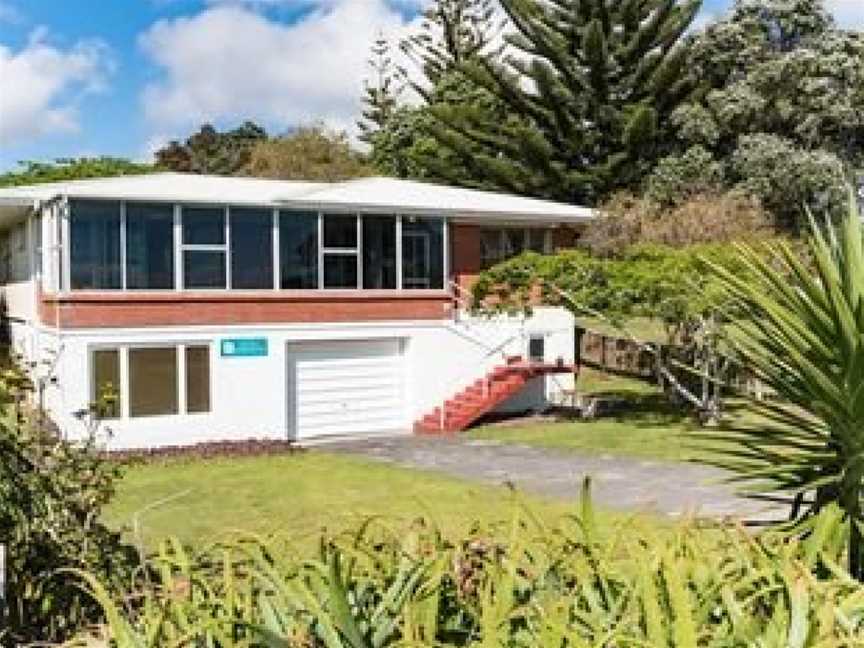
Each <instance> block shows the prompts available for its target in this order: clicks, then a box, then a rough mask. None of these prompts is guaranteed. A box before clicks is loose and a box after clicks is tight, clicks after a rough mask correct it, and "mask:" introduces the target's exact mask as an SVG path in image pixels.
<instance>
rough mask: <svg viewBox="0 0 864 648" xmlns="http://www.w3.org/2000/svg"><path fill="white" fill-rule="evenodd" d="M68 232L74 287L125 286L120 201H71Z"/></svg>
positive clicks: (71, 276) (81, 288)
mask: <svg viewBox="0 0 864 648" xmlns="http://www.w3.org/2000/svg"><path fill="white" fill-rule="evenodd" d="M69 231H70V236H71V246H70V251H69V257H70V264H71V272H70V279H71V287H72V289H73V290H106V289H117V288H122V287H123V285H122V283H123V278H122V277H123V274H122V272H121V269H120V203H118V202H108V201H104V202H103V201H81V200H74V201H72V203H71V212H70V225H69Z"/></svg>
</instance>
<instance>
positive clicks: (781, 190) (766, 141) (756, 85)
mask: <svg viewBox="0 0 864 648" xmlns="http://www.w3.org/2000/svg"><path fill="white" fill-rule="evenodd" d="M862 60H864V34H862V33H861V32H856V31H849V30H842V29H839V28H838V27H837V26H836V25H835V24H834V22H833V20H832V18H831V16H830V14H829V13H828V11H827V10H826V8H825V3H824V1H823V0H736V3H735V5H734V8H733V11H732V12H731V14H730V15H729V16H728V17H726V18H723V19H721V20H718V21H716V22H714V23H711V24H709V25H708V26H707V27H706V28H705V29H704V31H702V32H700V33H698V34H697V35H696V36H695V38H694V39H693V47H692V53H691V55H690V66H691V67H692V71H693V74H694V75H695V76H696V77H697V78H698V79H699V80H700V86H701V90H700V92H699V93H697V94H696V95H694V97H693V99H692V100H690V101H688V102H686V103H684V105H682V106H681V107H679V108H678V109H677V110H676V111H675V112H674V113H673V114H672V116H671V123H672V124H673V125H674V127H675V130H674V133H675V136H676V138H677V141H678V144H679V148H680V150H678V151H676V152H674V153H673V154H671V156H670V157H668V158H667V159H665V160H663V161H662V162H661V164H660V165H658V167H657V168H656V169H655V170H654V172H653V174H652V176H651V178H650V179H649V180H648V182H647V189H648V192H649V193H656V192H657V191H658V190H659V191H660V192H661V193H665V194H666V195H668V196H669V197H670V198H672V199H673V200H674V199H681V198H684V197H686V194H687V191H688V189H687V187H688V184H689V183H690V182H696V183H705V182H712V183H718V182H719V183H720V186H722V187H726V188H739V189H741V190H744V191H747V192H750V193H752V194H754V195H756V196H757V197H759V198H760V199H761V200H762V202H763V204H764V205H765V206H766V207H768V208H769V209H770V210H771V211H772V213H774V214H775V216H776V217H777V218H778V219H779V220H780V221H781V222H782V223H784V224H785V225H787V226H789V227H792V228H795V227H797V226H798V225H799V224H801V223H802V222H803V221H802V216H803V213H804V207H805V205H807V206H810V207H812V208H815V209H819V210H820V211H823V212H824V211H826V210H831V211H836V212H838V213H840V212H842V209H843V206H844V203H845V184H846V181H847V177H846V175H845V174H846V172H847V171H848V169H850V168H856V167H860V166H861V165H862V156H864V111H862V110H861V102H860V100H861V96H862V94H861V93H862V92H864V65H862V64H861V61H862ZM694 162H698V164H694ZM700 168H701V169H702V170H703V171H704V173H701V174H700V172H699V171H700ZM676 183H677V184H678V185H680V187H679V189H678V193H677V195H676V193H675V192H674V191H673V192H670V189H674V188H675V187H674V185H675V184H676Z"/></svg>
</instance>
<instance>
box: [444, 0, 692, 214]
mask: <svg viewBox="0 0 864 648" xmlns="http://www.w3.org/2000/svg"><path fill="white" fill-rule="evenodd" d="M700 5H701V0H615V1H614V2H609V0H501V6H502V7H503V9H504V11H505V13H506V16H507V18H508V22H509V24H510V25H511V26H512V31H511V32H510V33H508V34H506V35H505V42H506V44H507V51H506V56H505V57H504V58H499V57H494V56H488V57H484V56H475V57H472V58H471V59H470V60H467V61H465V62H463V63H461V64H460V66H459V70H460V71H461V72H462V73H463V74H464V77H465V79H466V80H467V81H469V82H470V83H472V84H473V85H475V86H476V87H477V88H478V89H479V91H481V92H482V91H485V92H486V93H488V95H489V96H490V97H491V98H492V99H493V100H494V101H493V102H492V104H491V105H493V106H494V102H495V101H497V102H500V103H501V104H502V106H503V107H504V109H503V110H500V111H494V110H493V111H490V110H488V109H483V106H482V105H480V104H478V103H476V102H473V103H472V102H463V103H444V104H439V105H431V106H430V110H431V111H432V113H433V115H434V116H435V117H436V126H435V128H434V131H433V132H434V136H435V138H436V139H437V140H438V142H439V143H440V144H441V145H442V146H444V147H447V148H450V149H452V150H453V151H454V152H455V153H456V154H458V155H459V156H460V157H461V158H462V159H463V160H466V161H467V160H469V159H470V165H471V167H472V168H473V169H475V170H476V173H478V174H479V177H480V178H482V180H483V182H484V184H486V185H487V186H491V187H494V188H500V189H504V190H508V191H516V192H519V193H523V194H527V195H536V196H541V197H547V198H553V199H558V200H565V201H572V202H580V203H593V202H596V201H597V200H598V199H599V198H601V197H603V196H604V195H606V194H608V193H609V192H610V191H612V190H614V189H616V188H619V187H626V186H634V185H636V184H638V182H639V181H640V180H641V178H642V177H643V176H644V174H645V173H646V172H647V171H648V170H649V169H650V168H651V167H652V165H653V163H654V161H655V160H656V159H658V158H659V157H660V156H661V155H662V154H663V153H664V152H667V151H666V148H665V141H666V139H667V137H666V135H667V133H666V132H665V130H664V129H665V125H666V124H667V122H668V117H669V115H670V114H671V113H672V112H673V111H674V110H675V109H676V108H677V107H678V106H679V105H680V104H681V103H682V102H683V101H685V100H686V99H688V97H689V96H690V95H691V93H692V92H693V90H694V88H695V82H694V80H693V78H692V77H691V75H690V74H688V71H687V68H686V64H687V48H686V45H685V44H684V34H685V32H686V31H687V29H688V28H689V27H690V25H691V24H692V21H693V19H694V17H695V15H696V13H697V12H698V10H699V8H700ZM488 107H489V106H488V105H487V106H486V108H488ZM451 181H453V182H459V179H458V178H451Z"/></svg>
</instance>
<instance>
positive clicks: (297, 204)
mask: <svg viewBox="0 0 864 648" xmlns="http://www.w3.org/2000/svg"><path fill="white" fill-rule="evenodd" d="M277 206H280V207H292V208H296V209H315V210H321V211H354V212H360V213H365V214H380V213H382V212H395V213H397V214H404V215H409V216H410V215H417V216H436V215H438V216H455V217H459V218H489V217H495V218H504V219H511V220H540V219H543V220H562V221H575V222H583V221H589V220H591V219H593V218H594V211H593V210H592V209H589V208H587V207H584V208H578V209H582V210H584V211H585V212H586V213H585V214H543V213H534V212H509V211H495V210H485V209H454V208H450V207H436V208H435V209H424V208H420V207H405V206H404V205H391V204H372V203H344V202H327V201H320V200H292V199H290V198H287V199H285V200H282V201H278V202H277Z"/></svg>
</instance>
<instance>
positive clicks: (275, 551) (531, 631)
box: [84, 496, 864, 648]
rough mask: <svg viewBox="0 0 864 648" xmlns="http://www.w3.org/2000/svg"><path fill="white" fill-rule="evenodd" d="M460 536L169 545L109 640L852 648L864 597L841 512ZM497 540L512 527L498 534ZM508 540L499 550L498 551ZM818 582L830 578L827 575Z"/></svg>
mask: <svg viewBox="0 0 864 648" xmlns="http://www.w3.org/2000/svg"><path fill="white" fill-rule="evenodd" d="M514 508H515V512H514V516H513V519H512V520H511V521H510V522H509V523H507V524H504V525H502V526H501V527H499V530H498V532H496V530H495V529H477V530H476V531H475V532H474V533H472V534H470V535H469V536H468V537H467V538H462V539H459V540H457V541H455V542H450V541H448V540H447V539H445V538H443V537H442V536H441V535H440V534H439V533H438V532H437V531H436V530H435V529H434V528H431V527H429V526H427V525H424V524H423V523H421V522H417V523H415V525H414V526H413V527H412V528H411V529H410V530H408V531H407V532H406V530H405V529H390V528H388V527H386V526H385V525H384V524H383V523H382V522H381V521H379V522H377V523H375V522H371V521H370V522H369V523H367V524H365V525H363V526H362V527H361V528H360V529H358V530H357V531H356V532H355V533H351V534H345V535H342V536H337V537H335V538H328V539H325V540H324V541H322V544H321V549H320V552H319V554H318V555H317V556H314V557H312V556H310V557H304V556H295V555H294V554H293V552H292V551H290V549H289V548H286V546H284V545H283V544H282V543H280V542H277V541H276V540H273V539H270V540H261V539H247V540H240V541H238V542H236V543H234V544H228V545H219V546H214V547H211V548H209V549H205V550H203V551H201V552H190V551H187V550H185V549H183V548H182V547H180V546H179V544H177V543H176V542H174V543H165V544H164V545H163V546H162V548H161V550H160V551H159V553H158V554H157V555H156V556H155V557H154V559H153V564H152V566H153V571H154V573H155V574H157V575H158V576H157V577H156V579H155V580H154V581H152V582H141V583H139V585H138V587H137V588H135V589H134V590H133V591H130V592H128V593H127V594H126V595H125V596H124V597H123V598H122V599H119V600H115V599H113V598H112V597H111V596H110V594H109V592H108V590H107V589H106V588H105V587H104V586H103V585H102V584H101V583H100V582H99V581H98V579H96V578H94V577H92V576H90V575H85V576H84V578H85V579H86V581H87V583H88V587H90V589H91V591H92V592H93V594H94V596H95V597H96V598H98V599H99V600H100V602H101V603H102V605H103V606H104V608H105V614H106V618H107V619H108V623H107V625H106V626H105V627H104V628H103V630H102V632H101V638H102V639H103V640H105V641H112V642H114V643H113V644H112V645H116V646H117V647H118V648H126V647H127V646H136V647H138V646H164V645H180V644H182V645H191V644H193V643H194V644H195V645H207V646H234V645H270V646H327V647H328V648H341V647H351V648H372V647H376V648H377V647H383V646H396V645H401V646H420V645H439V646H469V645H470V646H512V647H525V648H528V647H534V646H560V647H565V646H588V645H594V646H620V647H634V648H635V647H636V646H667V645H675V646H681V647H695V646H697V645H698V646H709V647H711V646H713V647H718V648H719V647H720V646H794V647H801V646H804V645H816V644H818V645H826V646H827V645H832V646H839V645H858V644H859V643H860V642H861V641H862V640H864V598H862V595H861V591H860V589H859V587H858V585H857V583H855V582H854V581H852V580H851V579H850V578H849V576H848V574H846V573H844V572H843V570H842V569H841V568H840V567H838V566H837V563H838V561H839V560H840V547H841V546H842V542H843V529H842V526H841V522H840V514H839V512H838V511H837V510H836V509H826V510H825V511H823V513H822V515H821V516H820V517H818V518H816V519H814V520H812V521H811V525H810V527H809V531H810V532H809V534H808V536H807V538H806V539H805V540H796V539H793V538H790V537H788V536H785V535H782V534H779V533H766V534H763V535H760V536H753V535H751V534H750V533H748V532H746V531H745V530H743V529H740V528H735V527H731V526H727V527H724V528H722V529H717V530H712V531H705V530H702V529H699V528H698V526H697V525H696V524H695V523H694V522H689V523H684V524H681V525H680V526H678V527H675V528H659V529H658V528H657V527H654V528H653V529H650V528H644V527H642V526H640V524H639V523H636V522H633V521H632V520H631V521H628V522H625V523H622V524H621V525H620V526H618V527H616V528H614V529H612V530H611V531H608V532H605V533H604V532H598V529H597V527H596V526H595V523H594V516H593V512H592V509H591V505H590V498H589V497H587V496H585V497H583V502H582V506H581V510H580V511H579V513H578V514H577V515H574V516H572V517H568V518H565V519H563V520H562V521H561V522H560V524H559V525H556V526H554V527H549V526H546V525H545V524H544V523H542V522H540V521H538V520H536V519H535V518H533V517H532V516H531V514H530V512H526V511H524V510H522V509H521V508H519V507H514ZM501 529H503V531H502V530H501ZM502 538H503V539H502ZM817 574H818V575H817Z"/></svg>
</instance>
